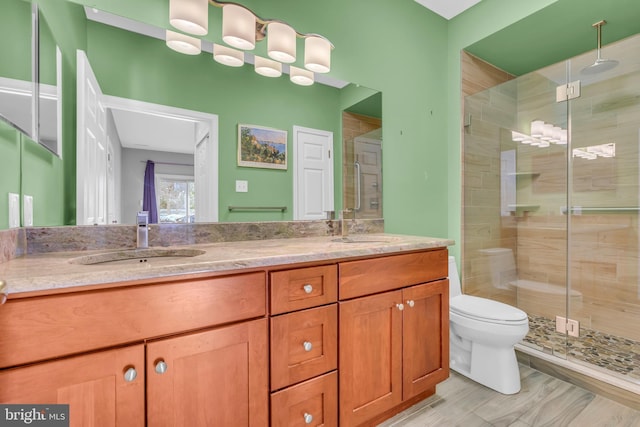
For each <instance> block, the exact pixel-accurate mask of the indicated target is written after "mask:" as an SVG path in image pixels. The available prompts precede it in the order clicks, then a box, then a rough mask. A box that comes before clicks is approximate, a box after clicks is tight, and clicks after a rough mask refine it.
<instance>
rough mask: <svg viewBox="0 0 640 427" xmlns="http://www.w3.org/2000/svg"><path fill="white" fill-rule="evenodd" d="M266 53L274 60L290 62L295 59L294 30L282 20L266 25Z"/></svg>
mask: <svg viewBox="0 0 640 427" xmlns="http://www.w3.org/2000/svg"><path fill="white" fill-rule="evenodd" d="M267 36H268V37H267V53H268V55H269V57H271V58H273V59H275V60H276V61H280V62H285V63H287V64H290V63H292V62H295V60H296V31H295V30H294V29H293V28H291V27H290V26H289V25H287V24H285V23H282V22H277V21H274V22H270V23H269V25H268V26H267Z"/></svg>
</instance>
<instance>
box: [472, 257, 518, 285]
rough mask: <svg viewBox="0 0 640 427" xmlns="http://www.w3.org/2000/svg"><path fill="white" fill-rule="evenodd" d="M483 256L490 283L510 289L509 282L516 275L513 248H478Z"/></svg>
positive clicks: (514, 278)
mask: <svg viewBox="0 0 640 427" xmlns="http://www.w3.org/2000/svg"><path fill="white" fill-rule="evenodd" d="M479 252H480V253H482V254H483V255H484V256H485V259H486V265H487V267H488V269H489V274H490V276H491V285H492V286H493V287H495V288H498V289H510V288H511V285H510V283H512V282H514V281H515V280H516V279H517V277H518V274H517V270H516V261H515V257H514V255H513V250H512V249H509V248H488V249H480V250H479Z"/></svg>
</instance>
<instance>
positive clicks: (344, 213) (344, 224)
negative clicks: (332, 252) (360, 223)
mask: <svg viewBox="0 0 640 427" xmlns="http://www.w3.org/2000/svg"><path fill="white" fill-rule="evenodd" d="M352 212H353V220H355V219H356V210H355V209H344V210H343V211H342V218H341V223H340V233H341V236H342V237H347V236H348V235H349V224H347V214H348V213H352Z"/></svg>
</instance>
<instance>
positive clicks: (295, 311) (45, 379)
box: [0, 248, 449, 427]
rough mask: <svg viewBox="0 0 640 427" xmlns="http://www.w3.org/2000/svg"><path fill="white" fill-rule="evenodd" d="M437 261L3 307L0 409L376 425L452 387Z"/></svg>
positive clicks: (359, 265) (278, 425) (345, 265)
mask: <svg viewBox="0 0 640 427" xmlns="http://www.w3.org/2000/svg"><path fill="white" fill-rule="evenodd" d="M447 255H448V254H447V250H446V248H437V249H425V250H415V251H409V252H396V253H392V254H365V255H362V256H359V257H348V258H336V259H332V260H325V261H323V262H317V263H314V262H305V263H303V264H288V265H275V266H270V267H267V268H265V267H261V268H255V269H249V268H247V269H246V270H240V271H235V272H219V273H214V274H211V275H207V274H204V273H203V274H197V275H195V274H194V275H187V276H180V277H163V278H159V279H149V280H145V281H135V282H126V283H118V284H113V285H105V286H107V287H104V288H100V289H87V288H84V289H81V290H77V291H75V292H73V291H72V292H68V293H52V294H48V295H34V296H29V297H24V298H13V299H9V300H8V301H7V303H6V304H4V305H3V306H2V308H1V309H0V324H1V325H2V333H1V334H0V402H1V403H23V404H24V403H33V404H38V403H70V404H71V409H70V412H71V425H73V426H75V425H78V426H84V425H100V426H102V425H115V426H127V427H129V426H151V427H155V426H174V425H193V426H199V425H206V426H224V427H227V426H234V427H236V426H237V427H266V426H269V425H270V426H272V427H289V426H295V425H301V426H302V425H309V426H323V427H337V426H341V427H349V426H373V425H375V424H376V423H379V422H382V421H383V420H384V419H386V418H389V417H391V416H393V415H395V414H396V413H398V412H400V411H401V410H403V409H405V408H407V407H409V406H410V405H412V404H414V403H417V402H418V401H419V400H421V399H424V398H426V397H428V396H429V395H431V394H433V393H434V392H435V386H436V384H437V383H438V382H440V381H442V380H444V379H446V378H447V377H448V374H449V368H448V360H449V355H448V354H449V341H448V340H449V323H448V314H449V308H448V307H449V305H448V304H449V295H448V290H449V288H448V281H447V279H446V278H447V274H448V257H447ZM109 286H111V287H109Z"/></svg>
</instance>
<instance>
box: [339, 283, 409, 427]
mask: <svg viewBox="0 0 640 427" xmlns="http://www.w3.org/2000/svg"><path fill="white" fill-rule="evenodd" d="M401 302H402V291H392V292H386V293H383V294H378V295H373V296H369V297H363V298H356V299H354V300H351V301H346V302H341V303H340V326H339V329H340V334H339V336H340V356H339V358H340V363H339V366H340V370H339V377H340V381H339V383H340V425H341V426H342V427H349V426H356V425H359V424H361V423H363V422H365V421H367V420H369V419H371V418H373V417H375V416H376V415H379V414H381V413H383V412H385V411H387V410H388V409H391V408H393V407H394V406H396V405H398V404H400V403H401V401H402V311H401V310H399V309H398V307H397V305H396V304H400V303H401Z"/></svg>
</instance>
